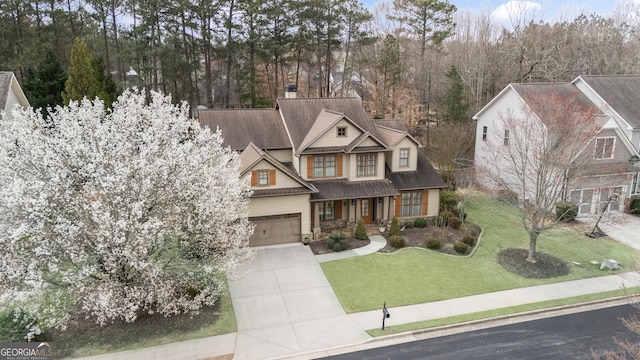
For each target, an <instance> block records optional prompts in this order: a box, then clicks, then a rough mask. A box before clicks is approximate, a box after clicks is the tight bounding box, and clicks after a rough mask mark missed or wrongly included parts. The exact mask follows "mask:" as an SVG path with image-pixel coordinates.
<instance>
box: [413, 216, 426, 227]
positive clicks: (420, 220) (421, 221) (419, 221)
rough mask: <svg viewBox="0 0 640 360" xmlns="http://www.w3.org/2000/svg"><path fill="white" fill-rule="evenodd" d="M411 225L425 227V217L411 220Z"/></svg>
mask: <svg viewBox="0 0 640 360" xmlns="http://www.w3.org/2000/svg"><path fill="white" fill-rule="evenodd" d="M413 225H415V227H417V228H425V227H427V219H425V218H417V219H415V220H414V221H413Z"/></svg>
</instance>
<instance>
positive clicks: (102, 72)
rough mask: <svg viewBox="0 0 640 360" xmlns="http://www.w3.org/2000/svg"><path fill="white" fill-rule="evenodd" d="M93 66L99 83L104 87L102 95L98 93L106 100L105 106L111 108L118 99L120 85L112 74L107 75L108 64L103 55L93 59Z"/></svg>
mask: <svg viewBox="0 0 640 360" xmlns="http://www.w3.org/2000/svg"><path fill="white" fill-rule="evenodd" d="M93 68H94V70H95V72H96V76H97V79H98V83H99V84H100V86H101V87H102V95H98V97H99V98H100V99H102V100H103V101H104V107H105V108H107V109H110V108H111V104H112V103H113V102H114V101H116V100H117V99H118V95H119V94H118V85H116V82H115V81H113V78H112V77H111V74H109V75H107V71H106V65H105V63H104V60H103V59H102V57H99V58H96V59H95V60H93Z"/></svg>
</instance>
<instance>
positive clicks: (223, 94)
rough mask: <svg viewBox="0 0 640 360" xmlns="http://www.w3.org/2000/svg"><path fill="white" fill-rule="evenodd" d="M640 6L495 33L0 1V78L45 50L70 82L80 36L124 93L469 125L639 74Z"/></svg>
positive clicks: (274, 13)
mask: <svg viewBox="0 0 640 360" xmlns="http://www.w3.org/2000/svg"><path fill="white" fill-rule="evenodd" d="M639 6H640V5H638V4H635V5H634V2H633V1H628V2H625V3H620V4H619V5H618V6H617V7H616V10H615V11H614V12H613V13H612V14H610V15H607V16H601V15H596V14H584V15H580V16H577V17H576V18H574V19H570V20H565V21H557V22H554V23H547V22H544V21H541V20H539V19H536V18H535V16H524V15H523V16H515V15H517V14H514V16H513V17H512V18H511V21H510V22H509V23H498V22H496V20H494V19H493V18H492V17H491V16H490V15H489V13H488V12H487V13H473V14H472V13H467V12H460V11H458V10H457V9H456V7H455V6H454V5H452V4H450V3H448V2H447V1H439V0H394V1H393V2H381V3H378V4H377V5H376V6H375V8H374V9H373V10H371V11H370V10H368V9H366V8H365V7H364V6H363V5H362V4H361V3H360V2H359V1H358V0H300V1H291V0H272V1H268V2H265V1H259V0H147V1H139V0H3V1H2V2H0V44H1V46H2V47H1V48H2V50H3V51H1V52H0V70H10V71H14V72H15V73H16V76H17V77H18V79H19V80H20V81H21V82H25V81H28V80H29V79H28V74H29V73H30V71H31V73H32V74H33V72H34V70H37V69H42V68H45V67H46V65H47V62H50V61H53V60H52V59H51V56H47V55H46V51H47V50H51V51H52V52H53V54H55V57H57V60H59V61H60V64H61V67H62V68H63V69H64V71H65V72H66V73H68V72H69V69H70V67H71V48H72V45H73V43H74V39H75V38H77V37H80V38H82V39H83V40H84V41H85V42H86V44H87V48H88V50H89V52H90V53H91V54H92V55H93V56H94V57H95V58H96V59H100V58H101V59H102V63H103V65H101V66H103V68H104V72H105V75H107V76H108V75H111V77H112V79H113V80H114V81H115V83H116V84H117V86H118V87H119V89H120V90H122V89H123V88H125V87H129V86H134V85H135V86H138V87H147V88H149V89H154V90H160V91H163V92H165V93H171V94H172V96H173V98H174V100H175V101H178V100H186V101H188V102H189V104H191V105H192V107H193V108H195V106H197V105H204V106H207V107H265V106H272V105H273V103H274V100H275V99H276V98H277V97H281V96H283V95H284V89H285V87H286V86H287V85H289V84H293V85H296V87H297V96H298V97H307V96H309V97H327V96H352V95H354V94H356V93H357V94H358V95H359V96H361V97H362V99H363V101H364V104H365V106H366V108H367V110H369V111H370V112H371V114H372V116H374V117H378V118H399V119H404V120H411V121H416V122H424V121H426V120H431V121H443V120H456V119H457V120H465V119H469V117H470V116H471V115H472V114H473V113H474V112H475V111H477V110H478V109H480V108H481V107H482V106H483V105H485V104H486V103H487V102H488V101H489V100H490V99H491V98H493V97H494V96H495V95H496V94H497V92H499V91H500V90H501V89H502V88H503V87H504V86H505V85H506V84H508V83H510V82H528V81H568V80H571V79H573V78H574V77H575V76H577V75H580V74H629V73H640V69H639V67H640V61H639V60H640V46H639V44H640V39H639V36H640V25H639V19H640V12H639V11H638V7H639Z"/></svg>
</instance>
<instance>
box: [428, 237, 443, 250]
mask: <svg viewBox="0 0 640 360" xmlns="http://www.w3.org/2000/svg"><path fill="white" fill-rule="evenodd" d="M424 245H425V246H426V247H427V249H432V250H438V249H440V248H441V247H442V243H441V242H440V239H436V238H434V237H430V238H427V240H425V242H424Z"/></svg>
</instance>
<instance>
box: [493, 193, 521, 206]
mask: <svg viewBox="0 0 640 360" xmlns="http://www.w3.org/2000/svg"><path fill="white" fill-rule="evenodd" d="M497 198H498V201H501V202H503V203H507V204H511V205H514V204H517V203H518V194H516V192H515V191H511V190H509V189H502V190H498V197H497Z"/></svg>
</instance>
